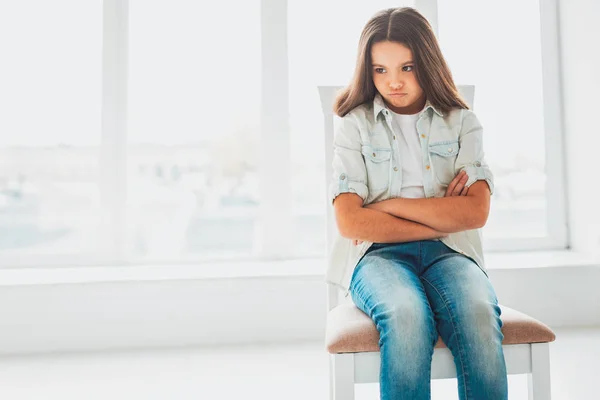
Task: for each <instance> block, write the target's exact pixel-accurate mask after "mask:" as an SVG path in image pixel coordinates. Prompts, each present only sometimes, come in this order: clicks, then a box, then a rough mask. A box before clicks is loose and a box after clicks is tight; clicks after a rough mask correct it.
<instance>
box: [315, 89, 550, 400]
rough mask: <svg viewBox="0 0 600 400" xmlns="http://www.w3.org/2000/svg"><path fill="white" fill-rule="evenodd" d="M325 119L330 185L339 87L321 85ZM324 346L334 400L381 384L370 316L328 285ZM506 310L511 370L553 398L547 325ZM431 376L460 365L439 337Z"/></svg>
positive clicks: (541, 398)
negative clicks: (356, 388) (356, 389)
mask: <svg viewBox="0 0 600 400" xmlns="http://www.w3.org/2000/svg"><path fill="white" fill-rule="evenodd" d="M318 89H319V95H320V98H321V106H322V108H323V116H324V122H325V152H326V155H325V165H326V174H325V176H326V181H327V182H326V183H327V184H326V188H327V189H328V188H329V183H330V180H331V178H332V174H333V171H332V157H333V135H334V114H333V111H332V107H333V101H334V98H335V95H336V93H337V92H338V91H339V90H340V89H342V88H341V87H337V86H319V88H318ZM459 91H460V92H461V94H462V95H463V98H465V100H466V101H467V103H468V104H469V105H470V106H471V107H472V106H473V98H474V86H460V87H459ZM326 198H327V214H326V215H327V250H328V254H327V256H328V257H327V259H328V260H329V255H330V252H331V245H332V241H333V240H332V239H333V234H334V229H337V228H336V226H335V221H334V213H333V211H334V210H333V206H332V205H331V203H330V201H329V199H328V198H329V194H327V196H326ZM327 295H328V298H327V303H328V313H327V329H326V347H327V351H328V352H329V353H330V355H329V374H330V382H329V383H330V399H331V400H354V385H355V384H358V383H376V382H379V367H380V355H379V344H378V343H379V332H378V331H377V329H376V327H375V325H374V323H373V322H372V320H371V319H370V318H369V317H368V316H367V315H366V314H365V313H363V312H362V311H361V310H359V309H358V308H357V307H356V306H355V305H354V304H353V303H352V301H351V299H350V297H349V296H348V298H346V299H345V301H340V293H339V290H338V289H337V288H336V287H335V286H334V285H328V288H327ZM500 308H501V309H502V315H501V318H502V322H503V326H502V333H503V334H504V340H503V342H502V348H503V350H504V356H505V360H506V367H507V372H508V374H509V375H510V374H528V387H529V399H530V400H533V399H535V400H550V349H549V343H550V342H553V341H554V340H555V339H556V336H555V334H554V332H552V330H551V329H550V328H549V327H548V326H547V325H545V324H544V323H542V322H540V321H537V320H535V319H534V318H532V317H530V316H528V315H526V314H523V313H521V312H519V311H517V310H514V309H511V308H509V307H506V306H502V305H500ZM431 378H432V379H448V378H456V367H455V365H454V359H453V356H452V353H451V352H450V350H449V349H448V348H447V347H446V345H445V344H444V342H443V341H442V339H441V337H438V342H437V344H436V346H435V349H434V353H433V360H432V366H431Z"/></svg>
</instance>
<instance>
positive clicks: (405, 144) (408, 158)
mask: <svg viewBox="0 0 600 400" xmlns="http://www.w3.org/2000/svg"><path fill="white" fill-rule="evenodd" d="M390 111H391V110H390ZM391 113H392V124H393V128H394V132H396V136H398V147H399V148H400V162H401V163H402V188H401V190H400V197H404V198H411V199H418V198H424V197H425V189H424V187H423V155H422V153H421V141H420V140H419V134H418V132H417V119H418V118H419V114H420V112H419V113H416V114H412V115H405V114H397V113H395V112H393V111H391Z"/></svg>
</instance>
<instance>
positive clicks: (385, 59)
mask: <svg viewBox="0 0 600 400" xmlns="http://www.w3.org/2000/svg"><path fill="white" fill-rule="evenodd" d="M371 56H372V57H371V58H372V61H373V64H385V63H394V64H402V63H406V62H408V61H412V60H411V59H412V51H411V50H410V49H409V48H408V47H406V46H405V45H403V44H401V43H397V42H388V41H386V42H378V43H374V44H373V46H372V47H371Z"/></svg>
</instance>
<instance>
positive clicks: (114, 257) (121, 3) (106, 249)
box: [100, 0, 129, 263]
mask: <svg viewBox="0 0 600 400" xmlns="http://www.w3.org/2000/svg"><path fill="white" fill-rule="evenodd" d="M128 9H129V1H128V0H104V4H103V33H102V35H103V46H102V144H101V151H100V171H101V173H100V179H101V181H100V196H101V202H102V212H103V218H102V228H103V229H102V233H103V235H102V238H103V249H102V250H103V254H108V255H109V257H108V259H109V260H111V261H113V262H119V263H120V262H123V261H124V258H125V243H126V234H125V232H126V219H125V217H126V200H127V198H126V190H127V180H126V176H127V174H126V171H127V160H126V154H127V152H126V148H127V137H126V128H127V72H128V71H127V69H128V66H127V57H128Z"/></svg>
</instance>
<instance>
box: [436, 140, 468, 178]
mask: <svg viewBox="0 0 600 400" xmlns="http://www.w3.org/2000/svg"><path fill="white" fill-rule="evenodd" d="M459 149H460V146H459V144H458V140H452V141H444V142H437V143H430V144H429V154H430V156H431V163H432V164H433V173H434V175H435V178H436V180H437V181H438V182H439V183H440V184H442V185H446V186H447V185H449V184H450V182H452V179H454V176H455V174H454V170H455V164H456V158H457V157H458V150H459Z"/></svg>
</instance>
